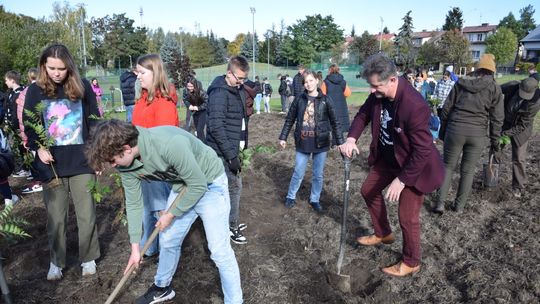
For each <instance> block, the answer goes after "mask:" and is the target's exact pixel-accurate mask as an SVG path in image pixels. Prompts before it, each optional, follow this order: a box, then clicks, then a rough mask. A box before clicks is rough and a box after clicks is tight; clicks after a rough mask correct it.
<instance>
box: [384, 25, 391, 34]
mask: <svg viewBox="0 0 540 304" xmlns="http://www.w3.org/2000/svg"><path fill="white" fill-rule="evenodd" d="M382 32H383V34H390V31H389V30H388V28H387V27H386V26H385V27H384V28H383V30H382Z"/></svg>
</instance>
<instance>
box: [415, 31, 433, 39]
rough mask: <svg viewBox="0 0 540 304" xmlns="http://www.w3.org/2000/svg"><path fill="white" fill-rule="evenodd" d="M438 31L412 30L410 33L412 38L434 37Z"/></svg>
mask: <svg viewBox="0 0 540 304" xmlns="http://www.w3.org/2000/svg"><path fill="white" fill-rule="evenodd" d="M438 33H439V32H438V31H422V32H414V33H413V34H412V36H413V38H431V37H435V36H436V35H437V34H438Z"/></svg>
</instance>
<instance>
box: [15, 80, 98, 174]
mask: <svg viewBox="0 0 540 304" xmlns="http://www.w3.org/2000/svg"><path fill="white" fill-rule="evenodd" d="M83 84H84V96H83V98H82V100H76V101H71V100H69V99H68V98H67V96H66V94H65V93H64V88H63V87H62V86H57V89H56V96H55V97H54V98H50V97H48V96H46V95H45V92H44V90H43V89H41V88H40V87H39V86H38V85H37V84H35V83H34V84H32V85H30V87H29V88H28V91H27V93H26V99H25V102H24V109H25V111H26V110H29V111H32V112H35V111H36V106H37V105H38V104H39V103H44V104H45V105H46V107H45V109H44V110H43V113H41V119H42V121H43V122H44V123H45V125H46V126H47V127H48V128H47V132H48V135H49V136H51V137H53V138H54V139H55V144H54V145H53V146H51V147H50V152H51V154H52V156H53V158H54V167H55V170H56V173H57V174H58V177H70V176H74V175H79V174H88V173H93V172H94V171H93V170H92V169H91V168H90V167H89V166H88V163H87V160H86V157H85V156H84V148H85V143H86V142H87V141H88V136H89V133H90V132H89V131H90V126H91V125H93V124H94V123H96V122H97V121H96V120H94V119H91V118H90V117H89V116H90V115H92V114H93V115H95V116H97V117H99V112H98V108H97V103H96V95H95V94H94V92H93V91H92V88H91V86H90V82H88V80H86V79H83ZM51 118H52V119H51ZM23 121H24V122H25V126H26V127H25V133H26V135H27V136H28V145H29V147H30V150H31V151H37V150H38V149H39V147H40V145H39V137H38V134H36V132H35V130H34V129H33V128H31V127H30V126H28V125H27V123H28V122H30V121H31V119H30V118H29V117H28V115H27V114H26V113H24V114H23ZM33 165H34V167H35V168H36V169H37V170H38V171H39V177H40V179H41V180H42V181H44V182H47V181H49V180H51V179H52V178H53V177H54V174H53V172H52V169H51V166H49V165H47V164H44V163H43V162H41V160H40V159H39V156H38V155H37V154H36V157H35V160H34V164H33Z"/></svg>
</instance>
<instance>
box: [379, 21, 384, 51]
mask: <svg viewBox="0 0 540 304" xmlns="http://www.w3.org/2000/svg"><path fill="white" fill-rule="evenodd" d="M380 18H381V32H380V34H379V53H380V52H382V34H383V32H382V31H383V28H382V27H383V22H384V20H383V18H382V17H380Z"/></svg>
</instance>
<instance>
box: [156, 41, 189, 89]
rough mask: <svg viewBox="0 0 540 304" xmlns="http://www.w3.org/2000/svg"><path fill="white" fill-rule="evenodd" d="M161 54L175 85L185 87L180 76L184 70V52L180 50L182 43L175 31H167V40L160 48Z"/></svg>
mask: <svg viewBox="0 0 540 304" xmlns="http://www.w3.org/2000/svg"><path fill="white" fill-rule="evenodd" d="M159 55H160V56H161V60H163V63H164V64H165V68H166V69H167V73H168V75H169V78H170V79H171V81H172V83H173V84H174V86H175V87H176V88H180V87H183V82H182V79H181V77H180V76H181V71H182V52H181V50H180V44H179V43H178V41H177V40H176V37H175V36H174V34H173V33H167V35H165V41H164V42H163V45H162V46H161V49H160V50H159Z"/></svg>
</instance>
